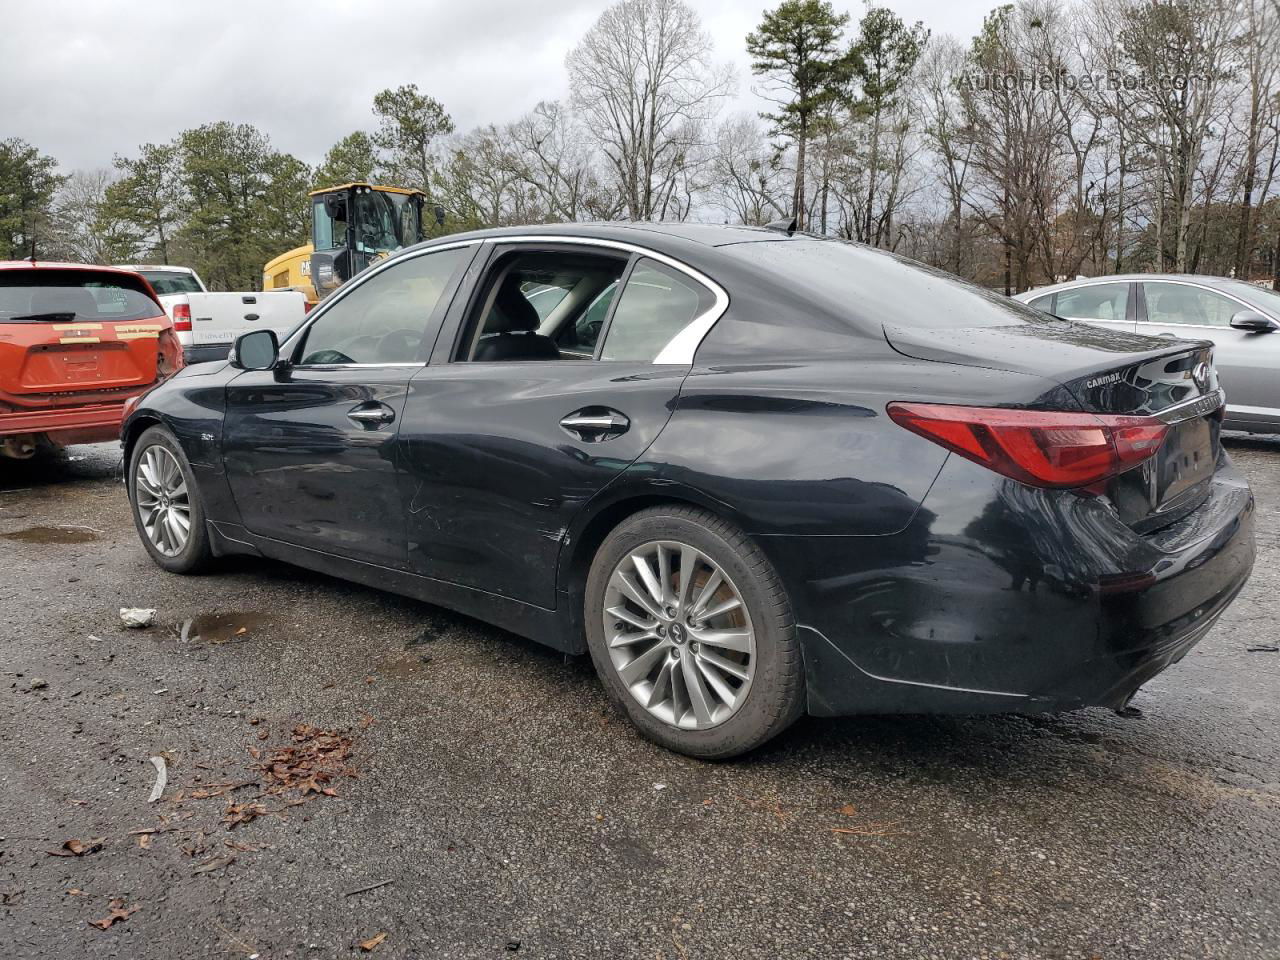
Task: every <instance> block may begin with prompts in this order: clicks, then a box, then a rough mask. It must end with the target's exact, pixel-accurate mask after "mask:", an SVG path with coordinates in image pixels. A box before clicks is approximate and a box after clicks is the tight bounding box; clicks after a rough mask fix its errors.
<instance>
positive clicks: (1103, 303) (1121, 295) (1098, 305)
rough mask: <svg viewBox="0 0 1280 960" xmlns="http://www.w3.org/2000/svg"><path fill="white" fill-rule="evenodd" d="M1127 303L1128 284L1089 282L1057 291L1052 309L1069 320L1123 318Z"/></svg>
mask: <svg viewBox="0 0 1280 960" xmlns="http://www.w3.org/2000/svg"><path fill="white" fill-rule="evenodd" d="M1128 303H1129V284H1127V283H1091V284H1089V285H1088V286H1086V287H1076V288H1075V289H1074V290H1059V291H1058V307H1057V309H1056V310H1055V311H1054V312H1055V313H1056V314H1057V315H1058V316H1060V317H1066V318H1067V319H1069V320H1124V318H1125V316H1126V315H1127V314H1126V307H1127V306H1128Z"/></svg>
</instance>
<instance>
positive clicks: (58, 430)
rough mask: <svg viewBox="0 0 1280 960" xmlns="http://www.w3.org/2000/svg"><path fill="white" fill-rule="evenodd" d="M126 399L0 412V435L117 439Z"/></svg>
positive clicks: (87, 440)
mask: <svg viewBox="0 0 1280 960" xmlns="http://www.w3.org/2000/svg"><path fill="white" fill-rule="evenodd" d="M139 392H141V391H139ZM127 399H129V398H128V397H121V398H120V399H119V400H115V401H112V402H111V403H93V404H85V405H83V406H74V407H72V406H67V407H46V408H43V409H38V410H15V411H12V412H0V437H12V436H23V435H30V434H34V435H42V436H46V437H48V438H49V439H50V440H52V441H54V442H56V443H62V444H67V443H102V442H105V441H108V440H117V439H119V437H120V422H121V419H122V417H123V415H124V404H125V400H127Z"/></svg>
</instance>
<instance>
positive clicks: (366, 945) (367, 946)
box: [360, 933, 387, 953]
mask: <svg viewBox="0 0 1280 960" xmlns="http://www.w3.org/2000/svg"><path fill="white" fill-rule="evenodd" d="M385 939H387V935H386V933H379V934H377V935H376V936H372V937H370V938H369V939H368V940H361V941H360V949H361V950H363V951H364V952H365V953H372V952H373V951H374V950H377V949H378V944H380V943H382V941H383V940H385Z"/></svg>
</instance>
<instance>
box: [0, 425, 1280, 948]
mask: <svg viewBox="0 0 1280 960" xmlns="http://www.w3.org/2000/svg"><path fill="white" fill-rule="evenodd" d="M1229 447H1230V450H1231V454H1232V456H1233V457H1234V458H1235V460H1236V462H1237V463H1238V464H1239V465H1240V466H1241V467H1242V468H1243V469H1244V470H1245V472H1246V473H1247V474H1248V476H1249V478H1250V480H1251V482H1252V483H1253V485H1254V490H1255V492H1256V495H1257V498H1258V502H1259V525H1258V547H1259V556H1258V563H1257V567H1256V569H1255V572H1254V575H1253V579H1252V580H1251V582H1250V583H1249V585H1248V586H1247V587H1246V589H1245V591H1244V593H1243V594H1242V595H1241V596H1240V598H1239V599H1238V600H1237V601H1236V602H1235V604H1234V605H1233V606H1232V607H1231V608H1230V609H1229V610H1228V611H1227V613H1226V615H1225V616H1224V617H1223V618H1222V620H1221V621H1220V622H1219V624H1218V625H1217V626H1216V627H1215V628H1214V629H1213V631H1212V632H1211V633H1210V634H1209V636H1208V637H1207V639H1205V640H1204V641H1203V642H1202V643H1201V644H1200V645H1199V646H1198V647H1197V648H1196V649H1195V650H1193V651H1192V652H1191V654H1190V655H1189V656H1188V657H1187V658H1186V659H1185V660H1183V662H1182V663H1180V664H1179V665H1177V666H1176V667H1174V668H1173V669H1171V670H1169V671H1168V672H1166V673H1165V674H1163V675H1161V676H1160V677H1158V678H1156V679H1155V680H1154V681H1153V682H1151V683H1150V684H1149V685H1148V686H1147V687H1146V688H1144V689H1143V690H1142V691H1140V692H1139V694H1138V696H1137V698H1136V699H1135V701H1134V706H1136V707H1137V708H1139V710H1140V712H1141V716H1131V717H1121V716H1117V715H1116V714H1114V713H1111V712H1108V711H1103V710H1090V711H1083V712H1079V713H1074V714H1069V715H1061V716H1051V717H1038V718H1019V717H994V718H990V717H988V718H966V717H934V718H930V717H892V718H850V719H843V720H812V719H808V720H803V721H801V722H800V723H799V724H798V725H796V726H795V727H794V728H793V729H792V730H791V731H789V732H788V733H787V734H785V735H784V736H782V737H781V738H779V739H777V740H776V741H774V742H772V743H771V744H769V745H768V746H767V747H766V748H764V749H762V750H760V751H758V752H757V753H755V754H753V755H751V756H749V757H747V758H744V759H740V760H737V761H733V762H729V763H720V764H708V763H702V762H698V761H694V760H689V759H686V758H683V757H679V756H676V755H673V754H670V753H667V752H664V751H663V750H661V749H658V748H657V747H654V746H652V745H650V744H648V743H647V742H646V741H644V740H642V739H641V738H640V737H639V736H638V735H637V734H636V733H635V732H634V731H633V730H632V729H631V727H630V726H629V725H628V724H627V723H626V722H625V721H624V720H623V719H621V718H620V717H619V716H618V715H616V714H614V713H613V712H612V711H611V709H610V708H609V706H608V703H607V701H606V699H605V697H604V694H603V693H602V691H601V689H600V687H599V686H598V684H597V681H596V679H595V676H594V674H593V672H592V668H591V665H590V662H589V661H588V660H586V659H579V660H568V661H566V660H565V659H564V658H563V657H562V656H560V655H558V654H556V653H554V652H552V651H549V650H546V649H543V648H540V647H538V646H536V645H534V644H532V643H530V642H528V641H525V640H522V639H520V638H517V637H514V636H511V635H509V634H506V633H503V632H502V631H498V630H495V629H493V628H490V627H487V626H485V625H483V624H480V623H478V622H476V621H473V620H470V619H467V618H465V617H461V616H458V615H455V614H451V613H448V612H446V611H443V610H440V609H438V608H435V607H431V606H428V605H426V604H422V603H416V602H413V601H410V600H405V599H401V598H397V597H393V596H389V595H384V594H381V593H378V592H377V591H374V590H370V589H365V588H363V587H356V586H352V585H349V584H346V583H343V582H340V581H337V580H332V579H329V578H326V577H322V576H318V575H314V574H311V573H307V572H304V571H300V570H296V569H293V568H290V567H287V566H285V565H283V564H276V563H270V562H265V561H246V560H241V559H237V560H232V561H227V562H225V563H224V564H222V566H221V568H220V569H219V570H218V571H217V572H216V573H213V574H210V575H206V576H201V577H190V578H184V577H178V576H173V575H169V574H165V573H163V572H161V571H159V570H158V569H157V568H156V567H154V566H153V565H152V563H151V562H150V560H149V559H148V558H147V555H146V554H145V552H144V551H143V549H142V546H141V545H140V544H139V543H138V541H137V538H136V535H135V532H134V529H133V526H132V523H131V521H130V518H129V512H128V507H127V503H126V501H125V497H124V494H123V491H122V489H121V486H120V485H119V484H118V483H117V482H115V481H114V480H113V473H114V470H115V468H116V460H117V458H118V454H117V451H116V450H115V448H113V447H112V446H105V445H104V446H99V447H82V448H72V449H71V451H70V452H69V456H68V457H66V458H63V459H59V460H55V461H43V462H39V463H12V462H0V700H2V702H3V707H2V708H0V956H2V957H4V958H5V960H9V958H37V957H39V958H57V960H63V958H80V957H88V958H98V957H103V958H106V957H110V958H128V960H144V958H147V960H149V958H156V960H177V958H188V957H190V958H203V957H225V958H236V957H239V958H250V957H258V958H262V960H266V958H282V957H298V958H311V957H317V958H320V957H349V956H370V957H373V958H375V960H381V958H409V957H418V958H437V957H440V958H444V957H448V958H453V957H459V958H463V957H467V958H469V957H493V958H501V957H517V958H518V957H536V958H553V957H554V958H571V957H592V958H595V957H602V958H632V957H634V958H646V960H655V958H666V960H695V958H716V960H718V958H734V960H739V958H757V957H758V958H771V960H772V958H792V957H818V958H839V957H847V958H857V960H863V958H871V957H894V958H911V960H915V958H994V957H1002V958H1003V957H1007V958H1063V960H1067V958H1071V960H1089V958H1105V960H1129V958H1151V960H1171V958H1183V957H1186V958H1193V957H1194V958H1200V957H1214V958H1218V957H1223V958H1267V960H1274V958H1277V957H1280V747H1278V746H1277V740H1278V739H1280V723H1278V721H1280V698H1278V697H1277V690H1278V687H1280V653H1278V652H1275V647H1276V645H1277V644H1280V630H1278V629H1277V626H1276V613H1277V610H1278V609H1280V601H1278V600H1277V596H1278V595H1280V573H1278V572H1277V570H1278V568H1280V441H1267V440H1251V439H1234V440H1232V441H1231V442H1230V443H1229ZM121 607H148V608H152V607H153V608H155V609H156V610H157V611H158V614H157V622H156V624H155V625H154V626H152V627H150V628H147V629H143V630H129V629H126V628H125V627H123V626H122V624H121V622H120V617H119V608H121ZM152 757H162V758H164V761H165V763H164V766H165V769H166V773H167V784H166V785H165V787H164V791H163V794H162V796H161V798H160V799H159V800H158V801H157V802H155V803H149V802H148V797H149V795H150V794H151V792H152V789H153V787H154V785H155V783H156V778H157V771H156V769H155V767H154V766H153V764H152V763H151V760H150V758H152ZM148 831H150V832H148ZM77 853H78V855H77ZM95 924H96V925H95ZM362 944H363V947H362ZM365 948H368V949H367V950H366V949H365Z"/></svg>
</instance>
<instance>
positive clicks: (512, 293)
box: [484, 273, 541, 333]
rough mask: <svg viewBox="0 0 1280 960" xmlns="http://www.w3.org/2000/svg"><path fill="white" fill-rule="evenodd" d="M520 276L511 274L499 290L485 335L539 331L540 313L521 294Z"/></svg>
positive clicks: (487, 322)
mask: <svg viewBox="0 0 1280 960" xmlns="http://www.w3.org/2000/svg"><path fill="white" fill-rule="evenodd" d="M520 282H521V281H520V276H519V275H518V274H514V273H513V274H509V275H508V276H507V278H506V279H505V280H503V281H502V286H501V287H499V288H498V295H497V296H496V297H494V298H493V309H492V310H490V311H489V317H488V320H487V321H486V322H485V325H484V332H485V333H514V332H523V331H526V330H537V329H538V324H539V323H540V322H541V321H540V320H539V318H538V311H537V310H535V309H533V304H531V303H530V302H529V301H528V300H526V299H525V297H524V294H523V293H521V292H520Z"/></svg>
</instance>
